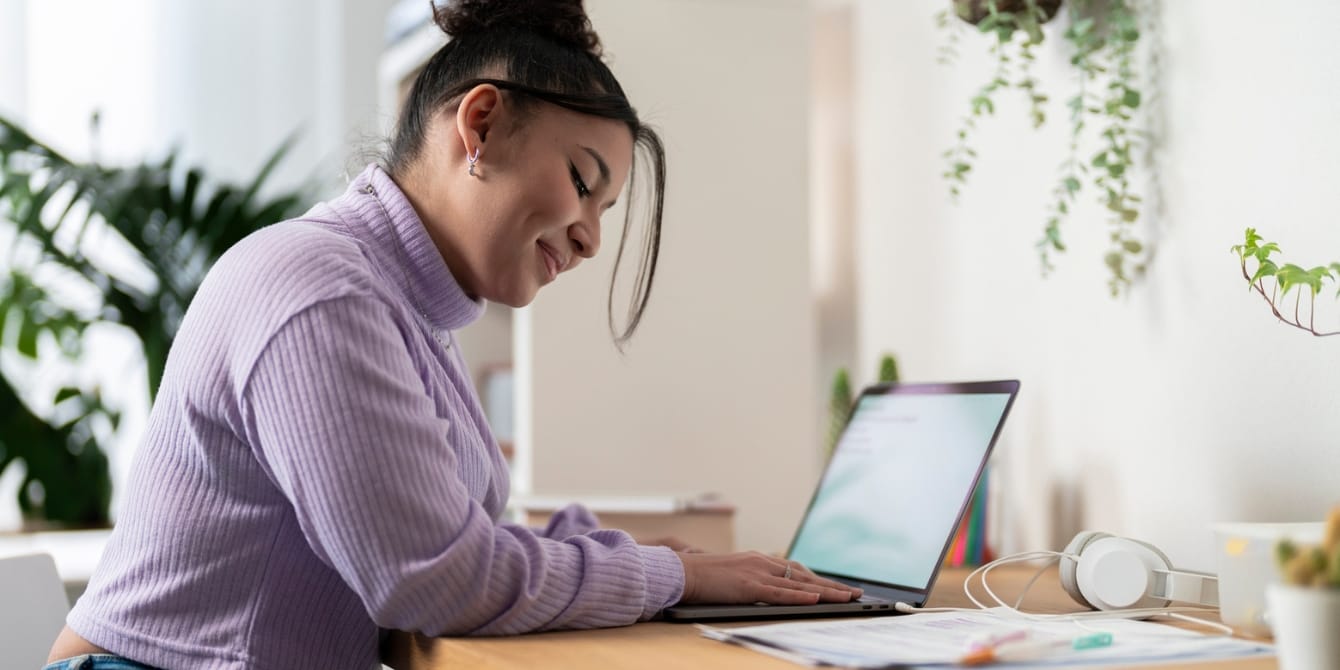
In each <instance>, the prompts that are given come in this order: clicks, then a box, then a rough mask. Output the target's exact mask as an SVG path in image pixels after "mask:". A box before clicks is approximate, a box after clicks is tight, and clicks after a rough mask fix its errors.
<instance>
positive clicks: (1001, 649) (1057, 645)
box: [959, 633, 1112, 665]
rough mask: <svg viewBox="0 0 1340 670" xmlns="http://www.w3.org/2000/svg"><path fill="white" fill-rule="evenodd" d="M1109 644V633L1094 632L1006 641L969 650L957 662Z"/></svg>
mask: <svg viewBox="0 0 1340 670" xmlns="http://www.w3.org/2000/svg"><path fill="white" fill-rule="evenodd" d="M1111 644H1112V634H1111V633H1094V634H1093V635H1084V636H1081V637H1077V638H1075V639H1073V640H1052V641H1050V642H1048V641H1041V640H1024V641H1020V642H1006V643H1004V644H1001V645H999V646H997V647H988V648H986V649H979V650H977V651H974V652H971V653H969V654H968V655H967V656H964V657H963V658H961V659H959V663H961V664H963V665H988V664H991V663H1014V662H1019V661H1036V660H1039V659H1043V658H1047V657H1049V656H1055V655H1056V654H1058V653H1061V652H1065V651H1083V650H1085V649H1099V648H1102V647H1107V646H1110V645H1111Z"/></svg>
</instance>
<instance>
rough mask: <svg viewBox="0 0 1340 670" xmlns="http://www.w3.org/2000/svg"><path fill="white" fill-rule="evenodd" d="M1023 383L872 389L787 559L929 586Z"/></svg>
mask: <svg viewBox="0 0 1340 670" xmlns="http://www.w3.org/2000/svg"><path fill="white" fill-rule="evenodd" d="M1017 388H1018V383H1017V382H985V383H972V384H940V385H894V386H891V387H876V388H872V389H869V390H867V391H866V392H865V393H864V394H863V395H862V396H861V397H860V399H859V400H858V401H857V403H856V406H855V407H854V408H853V411H852V416H851V419H850V421H849V422H848V424H847V427H846V430H845V431H843V433H842V437H841V439H840V440H839V441H838V444H837V446H836V447H835V448H834V451H833V456H832V458H831V460H830V461H829V463H828V468H827V470H826V471H825V472H824V475H823V479H822V480H821V482H820V484H819V487H818V489H817V491H816V492H815V494H814V499H813V500H812V501H811V503H810V509H809V511H808V512H807V513H806V515H805V518H804V520H803V521H802V522H801V526H800V529H799V531H797V533H796V538H795V540H794V541H793V542H792V545H791V550H790V553H789V557H790V558H791V559H792V560H796V561H800V562H801V563H804V564H805V565H806V566H808V567H809V568H810V569H811V570H814V571H816V572H824V573H828V574H830V575H840V576H843V577H851V578H854V579H860V580H864V581H872V582H879V583H883V584H888V585H894V586H902V587H907V588H911V589H918V590H920V589H927V588H929V587H930V583H931V580H932V579H934V576H935V574H936V569H937V567H938V566H939V563H940V561H941V560H942V557H943V555H944V552H945V550H946V549H947V547H948V544H949V541H950V539H951V538H952V536H953V533H954V531H955V530H956V529H957V523H958V519H959V515H960V514H961V513H962V512H963V510H964V508H965V507H966V505H967V503H968V498H969V496H970V495H971V494H972V491H973V489H974V488H975V486H976V482H977V477H978V474H979V472H980V471H981V468H982V466H983V465H984V464H985V462H986V459H987V457H988V456H989V455H990V450H991V445H992V444H993V442H994V441H995V437H996V434H997V432H998V430H999V427H1000V425H1001V423H1002V421H1003V420H1004V417H1005V413H1006V411H1008V409H1009V406H1010V402H1011V399H1012V398H1013V397H1014V392H1015V391H1016V390H1017Z"/></svg>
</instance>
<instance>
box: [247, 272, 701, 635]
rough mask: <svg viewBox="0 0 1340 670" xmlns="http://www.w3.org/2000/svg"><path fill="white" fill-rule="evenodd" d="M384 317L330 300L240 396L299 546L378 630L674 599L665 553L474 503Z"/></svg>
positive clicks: (632, 615)
mask: <svg viewBox="0 0 1340 670" xmlns="http://www.w3.org/2000/svg"><path fill="white" fill-rule="evenodd" d="M395 323H396V321H395V320H394V319H393V318H392V312H391V310H390V308H389V307H388V306H387V305H385V304H384V303H382V302H380V301H379V300H377V299H375V298H371V297H342V298H337V299H333V300H329V301H326V302H322V303H318V304H316V305H313V306H311V307H309V308H307V309H305V310H304V311H302V312H300V313H298V314H297V315H295V316H293V317H292V318H291V319H290V320H289V321H288V322H287V323H286V324H285V325H284V326H282V327H281V328H280V329H279V330H278V332H276V333H275V334H274V335H273V338H272V339H271V341H270V342H269V344H268V345H267V347H266V348H265V349H264V351H263V353H262V354H261V355H260V356H259V357H258V359H257V360H256V362H255V364H254V365H253V367H252V369H251V373H250V375H249V377H248V382H247V384H246V385H245V386H244V388H243V391H242V406H243V408H244V410H243V411H244V420H245V421H246V426H247V432H248V438H249V441H250V442H251V444H252V445H253V448H254V449H255V452H256V455H257V457H258V458H259V459H260V460H261V462H262V463H263V465H264V466H265V467H266V468H267V470H268V472H269V473H270V475H271V477H272V479H273V481H274V483H275V484H276V485H277V486H278V487H279V488H280V489H281V490H282V491H283V492H284V494H285V495H286V497H287V498H288V499H289V501H290V502H291V503H292V505H293V510H294V513H295V514H296V515H297V520H298V523H299V524H300V526H301V528H302V531H303V533H304V534H305V535H306V538H307V541H308V544H309V545H310V546H311V547H312V550H313V551H314V552H316V554H317V556H318V557H319V558H320V559H321V560H322V561H324V562H325V563H327V564H328V565H330V566H331V567H332V568H333V569H334V570H336V571H338V572H339V574H340V575H341V577H342V578H343V579H344V581H345V583H346V584H348V586H349V588H351V589H352V590H353V591H354V592H355V593H356V594H357V595H358V596H359V597H360V598H361V599H362V600H363V603H364V605H365V606H366V608H367V610H368V613H369V614H370V615H371V617H372V618H373V620H374V621H375V622H376V623H377V625H379V626H381V627H385V628H394V629H399V630H409V631H418V632H423V633H427V634H430V635H442V634H509V633H521V632H526V631H534V630H542V629H553V628H586V627H597V626H615V625H624V624H628V623H632V622H634V621H637V620H639V619H645V618H648V617H650V616H652V615H653V614H655V613H656V612H657V611H659V610H660V609H662V608H663V607H665V606H667V605H670V604H672V603H674V602H675V601H677V600H679V598H680V595H681V592H682V589H683V583H684V582H683V579H684V573H683V566H682V563H681V562H680V560H679V558H678V557H677V556H676V555H675V554H674V552H673V551H671V550H670V549H668V548H664V547H639V546H638V545H637V544H636V543H635V542H634V541H633V540H632V538H630V537H629V536H628V535H627V534H626V533H623V532H621V531H613V530H595V531H591V532H586V533H584V534H579V535H571V536H568V537H566V538H563V539H561V540H557V539H549V538H546V537H541V536H539V535H536V534H535V533H534V532H533V531H531V530H530V529H526V528H523V527H520V526H513V525H507V524H504V525H498V524H495V523H494V521H493V519H492V518H490V516H489V514H488V513H487V512H486V511H485V510H484V509H483V508H482V507H481V506H480V505H479V504H478V503H476V502H475V501H473V500H472V499H471V498H470V496H469V494H468V492H467V490H466V487H465V485H464V483H463V482H462V480H461V478H460V476H459V474H458V472H457V462H456V454H455V452H454V451H453V449H452V448H451V445H449V444H447V434H448V424H447V422H446V421H445V420H443V419H440V418H438V416H437V415H436V413H435V411H434V408H433V404H432V401H431V399H430V398H429V397H428V396H427V394H426V393H425V392H424V389H423V384H422V382H421V381H420V378H419V376H418V374H417V372H416V370H415V362H414V360H413V359H412V358H411V356H410V354H409V352H408V350H407V348H406V345H405V340H404V339H403V338H404V337H408V336H409V334H406V333H401V332H400V330H399V329H398V327H396V326H395V325H393V324H395Z"/></svg>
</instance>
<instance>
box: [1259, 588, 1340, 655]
mask: <svg viewBox="0 0 1340 670" xmlns="http://www.w3.org/2000/svg"><path fill="white" fill-rule="evenodd" d="M1266 603H1267V605H1268V607H1269V609H1270V627H1271V628H1272V629H1274V631H1275V649H1276V651H1277V652H1278V653H1279V660H1280V670H1340V589H1334V588H1330V589H1328V588H1303V587H1299V586H1290V585H1287V584H1271V585H1269V586H1268V587H1266Z"/></svg>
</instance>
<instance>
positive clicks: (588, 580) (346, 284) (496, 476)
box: [68, 166, 684, 669]
mask: <svg viewBox="0 0 1340 670" xmlns="http://www.w3.org/2000/svg"><path fill="white" fill-rule="evenodd" d="M482 310H483V305H482V303H480V302H477V301H473V300H471V299H470V298H469V297H468V296H466V295H465V293H464V292H463V291H462V290H461V288H460V287H459V286H458V285H457V284H456V282H455V280H453V279H452V276H451V273H450V272H449V271H448V269H447V266H446V264H445V263H444V262H443V260H442V257H441V255H440V254H439V253H438V251H437V248H436V247H435V246H434V245H433V242H432V240H431V239H429V237H428V234H427V231H426V230H425V229H424V227H423V224H422V223H421V222H420V220H419V218H418V216H417V215H416V214H415V212H414V209H413V207H412V206H411V205H410V203H409V201H408V200H407V199H406V198H405V196H404V194H403V193H401V191H400V189H399V188H398V187H397V186H396V185H395V183H394V182H393V181H392V180H391V178H390V177H389V176H388V175H387V174H386V173H385V172H383V171H382V170H381V169H379V168H377V167H375V166H373V167H369V168H368V169H367V170H366V171H364V172H363V174H361V175H359V177H358V178H357V179H356V180H354V182H353V184H352V185H351V186H350V188H349V190H348V192H346V193H345V194H344V195H343V196H341V197H339V198H337V199H335V200H332V201H330V202H328V203H325V204H322V205H318V206H317V207H315V208H313V209H312V210H311V211H310V212H308V213H307V214H306V215H304V216H303V217H302V218H300V219H297V220H294V221H288V222H285V223H281V224H277V225H274V226H270V227H268V228H266V229H264V230H261V231H259V232H257V233H255V234H253V235H251V236H250V237H248V238H247V239H245V240H243V241H242V242H241V243H239V244H238V245H237V246H236V247H234V248H233V249H231V250H229V251H228V253H226V254H225V255H224V256H223V258H221V259H220V260H219V262H218V263H217V264H216V265H215V267H214V268H213V269H212V270H211V271H210V273H209V277H208V278H207V279H206V280H205V283H204V285H203V286H202V287H201V289H200V292H199V293H198V294H197V295H196V297H195V300H194V302H193V303H192V304H191V308H190V311H189V312H188V313H187V315H186V319H185V322H184V323H183V324H182V328H181V331H180V333H179V334H178V336H177V339H176V341H175V342H174V344H173V347H172V353H171V355H170V356H169V358H168V364H167V370H166V372H165V374H164V377H163V384H162V387H161V389H160V391H159V394H158V398H157V400H156V402H155V403H154V408H153V411H152V413H151V415H150V419H149V426H148V431H147V435H146V436H145V440H144V443H143V446H142V447H141V449H140V451H139V453H138V454H137V456H136V459H135V463H134V466H133V468H132V473H131V479H130V482H129V484H128V486H127V490H128V493H127V498H126V502H125V506H124V507H123V509H122V510H121V514H120V515H119V520H118V523H117V525H116V528H115V530H114V531H113V532H112V538H111V541H110V543H109V544H108V546H107V549H106V552H105V553H104V555H103V557H102V561H101V563H100V564H99V565H98V568H97V570H96V571H95V573H94V575H93V578H92V580H91V582H90V583H89V586H88V590H87V592H85V594H84V595H83V597H81V598H80V599H79V601H78V603H77V604H76V605H75V607H74V609H73V610H72V611H71V612H70V616H69V620H68V621H69V624H70V627H71V628H73V629H74V630H75V631H76V632H78V633H79V634H80V635H82V636H84V637H85V638H86V639H88V640H89V641H91V642H93V643H94V644H97V645H99V646H102V647H105V648H106V649H108V650H110V651H112V652H114V653H117V654H121V655H123V656H126V657H129V658H132V659H134V660H137V661H140V662H143V663H147V664H151V665H155V666H162V667H168V668H257V669H269V668H274V669H278V668H297V667H308V668H318V667H319V668H370V667H375V665H376V661H377V646H378V640H379V630H378V629H379V628H385V629H398V630H407V631H417V632H423V633H427V634H429V635H504V634H512V633H523V632H527V631H536V630H546V629H556V628H588V627H598V626H617V625H624V624H629V623H633V622H635V621H638V620H639V619H645V618H647V617H650V616H651V615H653V614H655V613H656V612H657V611H658V610H660V609H662V608H663V607H665V606H667V605H670V604H672V603H674V602H675V601H676V600H678V599H679V597H680V594H681V592H682V590H683V584H684V573H683V567H682V564H681V563H680V561H679V559H678V558H677V557H676V556H675V555H674V553H673V552H672V551H671V550H669V549H667V548H664V547H642V546H638V545H637V544H636V543H635V542H634V541H633V540H632V538H630V537H629V536H628V535H627V534H626V533H624V532H622V531H616V530H596V529H595V519H594V517H593V516H592V515H591V514H590V512H588V511H586V510H585V509H582V508H580V507H570V508H568V509H566V510H564V511H563V512H562V513H560V514H559V515H557V516H556V517H555V519H554V521H553V522H551V523H550V525H549V527H548V528H545V529H543V530H534V529H528V528H524V527H521V526H517V525H512V524H507V523H501V522H500V521H499V517H500V515H501V514H502V512H503V507H504V505H505V504H506V501H507V494H508V473H507V466H506V463H505V462H504V461H503V459H502V455H501V453H500V452H499V450H498V447H497V445H496V442H495V441H494V439H493V436H492V434H491V433H490V431H489V429H488V426H487V424H486V423H485V420H484V416H483V413H482V412H481V410H480V407H479V402H478V399H477V398H476V396H475V393H474V391H473V387H472V386H471V383H470V379H469V375H468V374H467V373H466V367H465V365H464V362H463V361H462V359H461V358H460V354H459V353H458V352H457V351H456V348H455V346H454V345H453V346H451V347H444V346H443V345H442V344H441V342H447V343H450V342H451V340H450V337H451V334H450V331H451V330H453V329H457V328H460V327H461V326H464V325H466V324H468V323H470V322H471V321H472V320H474V319H476V318H478V316H479V315H480V313H481V312H482ZM434 331H436V333H437V337H435V336H434ZM439 339H440V340H441V342H439Z"/></svg>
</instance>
